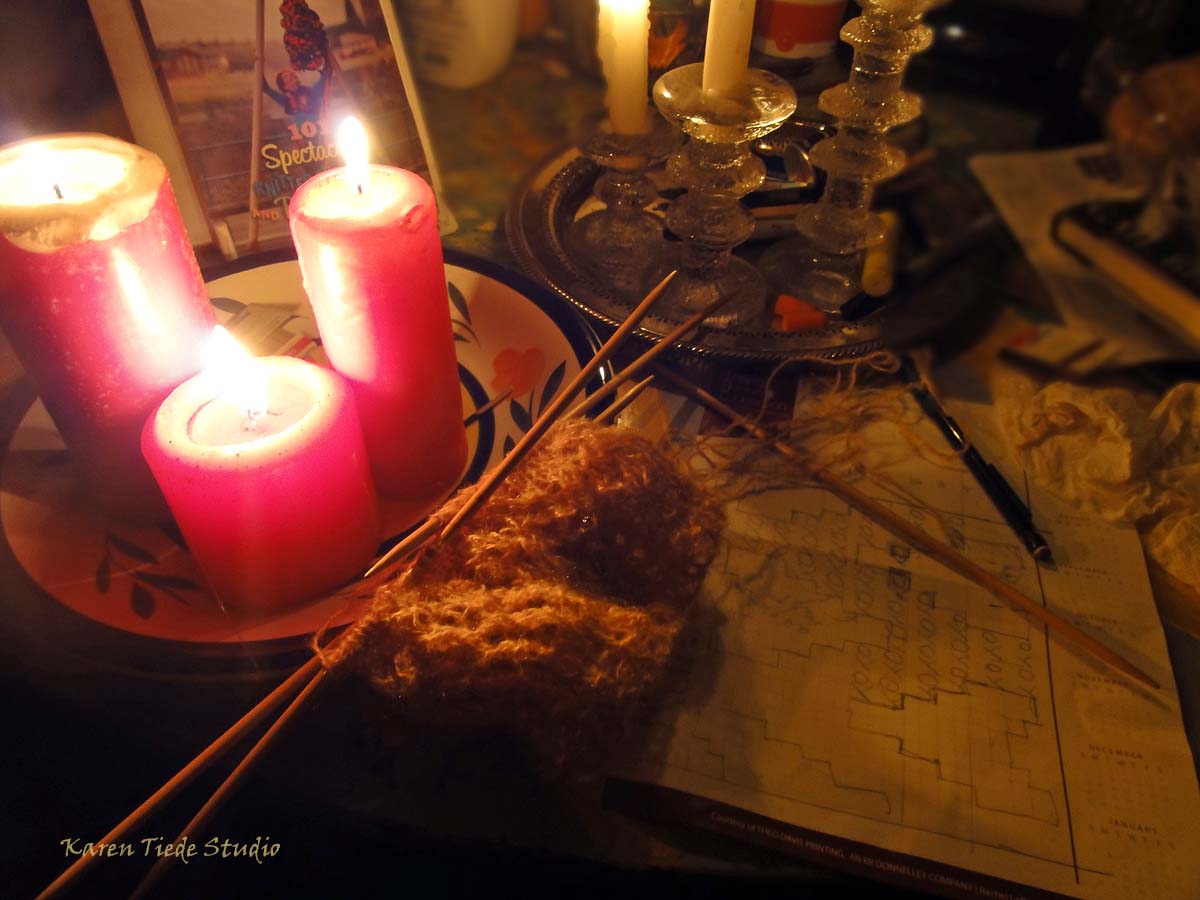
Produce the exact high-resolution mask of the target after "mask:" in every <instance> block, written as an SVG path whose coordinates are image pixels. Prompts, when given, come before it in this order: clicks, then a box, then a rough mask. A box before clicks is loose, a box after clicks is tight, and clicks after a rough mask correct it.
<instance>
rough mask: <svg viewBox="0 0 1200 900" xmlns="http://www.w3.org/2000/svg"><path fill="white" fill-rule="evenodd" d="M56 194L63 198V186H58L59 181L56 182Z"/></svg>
mask: <svg viewBox="0 0 1200 900" xmlns="http://www.w3.org/2000/svg"><path fill="white" fill-rule="evenodd" d="M54 196H55V197H57V198H58V199H59V200H61V199H62V198H63V192H62V188H60V187H59V186H58V184H57V182H56V183H55V184H54Z"/></svg>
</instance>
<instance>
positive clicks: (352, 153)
mask: <svg viewBox="0 0 1200 900" xmlns="http://www.w3.org/2000/svg"><path fill="white" fill-rule="evenodd" d="M337 142H338V150H339V151H340V152H341V154H342V159H343V160H345V162H346V177H347V178H349V179H350V182H351V183H352V184H353V185H354V186H355V187H356V188H358V192H359V193H360V194H361V193H362V192H363V185H365V184H366V183H367V173H368V169H367V132H366V130H365V129H364V128H363V126H362V122H360V121H358V119H357V118H355V117H354V116H349V117H348V118H346V119H343V120H342V124H341V125H340V126H339V127H338V140H337Z"/></svg>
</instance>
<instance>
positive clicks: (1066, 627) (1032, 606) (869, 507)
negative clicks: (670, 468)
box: [658, 369, 1159, 690]
mask: <svg viewBox="0 0 1200 900" xmlns="http://www.w3.org/2000/svg"><path fill="white" fill-rule="evenodd" d="M658 375H659V376H660V377H662V378H664V379H666V380H667V381H669V382H671V383H672V384H674V385H675V386H676V387H678V388H679V389H680V390H681V391H683V392H684V393H685V394H687V395H688V396H690V397H692V398H693V399H694V400H697V401H698V402H700V403H703V404H704V405H705V406H707V407H708V408H709V409H711V410H712V411H713V412H716V413H718V414H719V415H721V416H723V417H724V418H725V419H727V420H728V421H729V422H730V423H731V424H733V425H737V426H738V427H739V428H742V429H743V430H745V431H747V432H748V433H750V434H751V435H753V436H754V437H755V438H756V439H758V440H760V441H762V442H763V443H765V444H769V445H770V446H771V447H772V448H773V449H774V450H775V451H776V452H778V453H779V454H780V455H782V456H784V457H786V458H787V459H789V460H791V461H792V462H794V463H796V464H797V465H799V466H800V468H801V469H802V470H803V471H804V473H805V475H807V476H808V477H809V478H811V479H812V480H813V481H815V482H817V483H818V484H820V485H822V486H823V487H825V488H827V489H828V490H829V491H831V492H832V493H833V494H835V495H837V496H838V497H839V498H841V499H842V500H844V501H845V502H846V503H848V504H849V505H850V506H853V507H854V508H855V509H857V510H858V511H859V512H861V513H862V514H863V515H865V516H866V517H867V518H869V519H872V520H873V521H875V522H878V523H879V524H880V525H883V526H884V527H885V528H887V529H888V530H889V531H891V532H892V533H893V534H895V535H896V536H898V537H900V538H903V539H904V540H905V541H907V542H908V543H910V544H911V545H912V546H914V547H916V548H917V549H918V550H920V551H921V552H922V553H924V554H925V555H926V556H928V557H930V558H931V559H934V560H936V561H937V562H940V563H941V564H942V565H944V566H946V567H947V568H948V569H950V570H952V571H954V572H957V573H958V574H959V575H962V576H963V577H964V578H967V579H969V580H971V581H973V582H975V583H976V584H978V585H980V586H981V587H983V588H986V589H987V590H988V591H990V592H991V593H993V594H995V595H996V596H997V597H1000V598H1001V599H1004V600H1007V601H1008V602H1009V603H1011V604H1012V605H1013V606H1016V607H1017V608H1018V609H1021V610H1023V611H1024V612H1026V613H1028V614H1029V615H1031V616H1033V618H1035V619H1037V620H1038V621H1039V622H1041V623H1042V624H1043V625H1045V626H1046V627H1047V628H1048V629H1050V630H1051V631H1053V632H1055V633H1056V634H1058V635H1059V636H1060V637H1061V638H1063V639H1064V640H1066V641H1068V642H1070V643H1073V644H1075V645H1077V646H1079V647H1082V648H1083V649H1084V650H1087V651H1088V652H1089V653H1091V654H1092V655H1093V656H1095V657H1097V658H1098V659H1101V660H1103V661H1104V662H1106V663H1108V665H1110V666H1112V667H1113V668H1114V669H1116V670H1117V671H1118V672H1122V673H1123V674H1125V675H1126V676H1128V677H1129V678H1132V679H1134V680H1135V681H1139V682H1141V683H1142V684H1144V685H1146V686H1148V687H1151V688H1153V689H1154V690H1158V689H1159V684H1158V682H1157V681H1155V680H1154V679H1153V678H1151V677H1150V676H1149V675H1147V674H1146V673H1145V672H1143V671H1142V670H1141V669H1139V668H1138V667H1137V666H1135V665H1134V664H1133V663H1131V662H1129V661H1128V660H1126V659H1125V658H1124V657H1122V656H1120V655H1118V654H1117V653H1116V652H1115V651H1114V650H1112V649H1110V648H1109V647H1106V646H1105V645H1104V644H1102V643H1100V642H1099V641H1098V640H1096V639H1095V638H1093V637H1092V636H1090V635H1089V634H1087V633H1085V632H1083V631H1080V630H1079V629H1078V628H1076V627H1075V626H1074V625H1072V624H1071V623H1070V622H1067V621H1066V620H1065V619H1062V618H1060V617H1059V616H1057V615H1055V614H1054V613H1052V612H1050V610H1048V609H1047V608H1046V607H1044V606H1042V605H1041V604H1040V603H1035V602H1034V601H1033V600H1031V599H1029V598H1028V597H1026V596H1025V595H1024V594H1022V593H1021V592H1020V591H1018V590H1016V589H1015V588H1014V587H1012V586H1011V585H1009V584H1008V583H1007V582H1005V581H1003V580H1001V579H1000V578H997V577H996V576H995V575H993V574H992V573H991V572H989V571H987V570H986V569H985V568H983V567H982V566H980V565H979V564H978V563H975V562H972V561H971V560H970V559H968V558H967V557H966V556H964V555H963V554H961V553H959V552H958V551H957V550H955V549H954V548H953V547H951V546H950V545H949V544H943V543H942V542H941V541H939V540H937V539H936V538H934V537H931V536H930V535H929V534H928V533H927V532H925V531H924V530H923V529H921V528H918V527H917V526H915V525H913V524H912V523H910V522H909V521H908V520H907V519H905V518H904V517H903V516H900V515H898V514H897V513H895V512H893V511H892V510H891V509H890V508H888V507H887V506H885V505H884V504H882V503H880V502H879V501H878V500H875V499H874V498H873V497H869V496H867V495H866V494H864V493H863V492H862V491H860V490H858V489H857V488H855V487H853V486H852V485H850V484H847V483H846V482H844V481H842V480H841V479H840V478H838V477H837V476H835V475H833V474H832V473H831V472H829V471H827V470H826V469H823V468H821V467H820V466H817V465H814V464H813V463H812V462H811V461H810V460H808V459H806V458H805V457H804V456H803V455H802V454H801V453H800V452H799V451H797V450H796V449H795V448H793V447H792V446H791V445H790V444H787V443H785V442H784V441H782V440H779V439H778V438H776V437H773V436H772V435H770V434H769V433H767V431H766V430H765V429H763V428H762V427H761V426H759V425H757V424H755V423H754V422H751V421H750V420H749V419H747V418H746V417H745V416H743V415H741V414H739V413H738V412H737V411H736V410H734V409H733V408H732V407H730V406H727V405H725V404H724V403H722V402H721V401H720V400H718V399H717V398H716V397H714V396H713V395H712V394H710V393H708V391H705V390H704V389H703V388H700V387H697V386H696V385H694V384H692V383H691V382H690V381H688V380H687V379H685V378H683V377H682V376H680V375H678V374H676V373H675V372H671V371H668V370H667V369H659V370H658Z"/></svg>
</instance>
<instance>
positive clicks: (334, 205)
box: [299, 165, 436, 219]
mask: <svg viewBox="0 0 1200 900" xmlns="http://www.w3.org/2000/svg"><path fill="white" fill-rule="evenodd" d="M364 171H365V172H366V174H365V176H363V175H358V174H351V173H350V172H349V171H348V170H347V169H346V168H345V167H344V166H343V167H341V168H337V169H330V170H329V171H327V172H324V173H322V174H320V175H318V176H316V177H315V178H314V179H313V181H312V182H310V183H309V184H308V186H307V189H306V192H305V195H304V202H303V205H302V206H301V208H300V210H299V211H300V212H303V213H304V215H306V216H308V217H310V218H313V219H374V218H378V217H380V215H381V214H383V213H387V214H388V215H387V217H388V218H389V219H390V218H393V217H395V218H402V217H405V216H407V215H408V214H409V211H410V210H412V209H414V208H415V207H417V205H418V204H419V203H420V201H421V199H422V194H420V193H418V192H417V191H414V190H413V185H412V182H411V180H410V179H414V178H417V179H419V176H416V175H412V174H411V173H408V172H405V171H403V170H401V169H393V168H391V167H390V166H380V165H371V166H367V167H366V169H365V170H364ZM360 180H361V185H362V192H361V193H360V192H359V190H358V188H359V184H360ZM429 212H430V214H435V212H436V211H435V210H432V209H431V210H429Z"/></svg>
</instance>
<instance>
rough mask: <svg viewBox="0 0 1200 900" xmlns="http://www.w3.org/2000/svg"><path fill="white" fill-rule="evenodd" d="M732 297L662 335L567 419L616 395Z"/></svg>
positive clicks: (572, 411)
mask: <svg viewBox="0 0 1200 900" xmlns="http://www.w3.org/2000/svg"><path fill="white" fill-rule="evenodd" d="M733 297H734V295H733V294H726V295H725V296H723V297H719V298H717V299H716V300H714V301H713V302H712V303H710V304H709V305H708V306H706V307H704V309H702V310H700V311H699V312H697V313H693V314H692V315H691V316H689V317H688V318H687V319H685V320H684V321H683V322H680V323H679V324H678V325H676V326H675V327H674V328H672V329H671V330H670V331H668V332H667V333H666V334H665V335H663V337H662V339H661V340H660V341H659V342H658V343H657V344H654V345H653V346H652V347H651V348H650V349H649V350H647V351H646V352H645V353H643V354H642V355H641V356H639V357H638V358H637V359H635V360H634V361H633V362H631V363H630V364H629V365H627V366H626V367H625V368H624V369H622V370H621V371H620V372H618V373H617V374H616V375H615V376H614V377H613V379H612V380H611V381H609V383H608V384H606V385H604V387H602V388H600V390H598V391H596V393H594V394H592V395H591V396H590V397H585V398H584V399H583V400H581V401H580V402H579V404H578V405H577V406H575V407H574V408H573V409H572V410H571V411H570V412H569V413H568V414H567V415H568V416H569V417H574V416H579V415H583V414H584V413H586V412H587V411H588V410H590V409H592V408H594V407H595V406H596V405H597V404H598V403H600V401H602V400H606V399H608V398H609V397H611V396H612V395H613V394H615V393H616V391H617V388H619V387H620V386H621V385H622V384H623V383H625V382H626V381H628V380H629V379H630V378H632V377H633V376H634V375H637V374H638V373H639V372H641V371H642V369H644V368H646V366H648V365H650V363H652V362H654V360H655V359H656V358H657V357H658V355H659V354H660V353H663V352H665V351H666V350H668V349H670V347H671V346H672V345H674V344H675V343H676V342H677V341H679V340H680V339H681V338H682V337H683V336H684V335H685V334H687V333H688V332H689V331H691V330H692V329H694V328H696V327H697V326H699V325H700V323H701V322H703V321H704V320H705V319H707V318H708V317H709V316H711V315H712V314H713V313H714V312H716V311H717V310H718V309H720V308H721V307H722V306H724V305H725V304H726V303H728V302H729V301H730V300H732V299H733Z"/></svg>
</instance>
